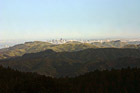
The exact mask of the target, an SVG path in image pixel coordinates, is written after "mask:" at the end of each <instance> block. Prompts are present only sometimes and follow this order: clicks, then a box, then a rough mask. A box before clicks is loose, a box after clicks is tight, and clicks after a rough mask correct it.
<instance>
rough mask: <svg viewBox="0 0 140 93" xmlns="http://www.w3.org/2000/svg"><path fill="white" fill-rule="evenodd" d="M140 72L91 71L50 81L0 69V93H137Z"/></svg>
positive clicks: (34, 74) (38, 76)
mask: <svg viewBox="0 0 140 93" xmlns="http://www.w3.org/2000/svg"><path fill="white" fill-rule="evenodd" d="M139 91H140V69H138V68H133V69H131V68H127V69H121V70H115V69H112V70H111V71H108V70H104V71H98V70H96V71H94V72H90V73H86V74H85V75H81V76H78V77H74V78H68V77H65V78H51V77H45V76H42V75H38V74H36V73H29V72H27V73H25V72H19V71H14V70H12V69H10V68H7V69H6V68H3V67H2V66H0V93H139Z"/></svg>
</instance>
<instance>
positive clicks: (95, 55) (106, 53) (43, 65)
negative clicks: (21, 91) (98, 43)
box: [0, 48, 140, 77]
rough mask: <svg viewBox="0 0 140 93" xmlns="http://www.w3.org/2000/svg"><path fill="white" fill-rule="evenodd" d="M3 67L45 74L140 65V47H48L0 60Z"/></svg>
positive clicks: (64, 74) (74, 73)
mask: <svg viewBox="0 0 140 93" xmlns="http://www.w3.org/2000/svg"><path fill="white" fill-rule="evenodd" d="M0 64H2V65H3V66H4V67H8V66H9V67H11V68H13V69H17V70H20V71H24V72H37V73H39V74H43V75H46V76H52V77H61V76H77V75H80V74H84V73H86V72H90V71H94V70H96V69H99V70H105V69H111V68H116V69H121V68H125V67H128V66H130V67H138V68H139V67H140V50H138V49H123V48H122V49H117V48H97V49H86V50H82V51H74V52H55V51H53V50H46V51H42V52H38V53H30V54H25V55H23V56H22V57H16V58H11V59H6V60H0Z"/></svg>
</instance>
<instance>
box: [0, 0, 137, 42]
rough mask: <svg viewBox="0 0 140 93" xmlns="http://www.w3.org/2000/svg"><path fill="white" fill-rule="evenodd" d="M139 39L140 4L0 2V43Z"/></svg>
mask: <svg viewBox="0 0 140 93" xmlns="http://www.w3.org/2000/svg"><path fill="white" fill-rule="evenodd" d="M61 37H62V38H91V39H92V38H112V37H113V38H115V37H124V38H135V37H136V38H138V37H140V0H0V40H1V39H49V38H61Z"/></svg>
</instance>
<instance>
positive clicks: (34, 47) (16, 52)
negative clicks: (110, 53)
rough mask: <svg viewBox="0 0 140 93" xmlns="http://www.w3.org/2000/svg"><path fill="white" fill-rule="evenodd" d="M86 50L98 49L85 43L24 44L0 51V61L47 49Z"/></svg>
mask: <svg viewBox="0 0 140 93" xmlns="http://www.w3.org/2000/svg"><path fill="white" fill-rule="evenodd" d="M87 48H98V47H97V46H95V45H91V44H87V43H73V42H72V43H70V42H69V43H66V44H58V45H55V44H51V43H48V42H41V41H35V42H26V43H24V44H19V45H15V46H13V47H10V48H6V49H0V59H6V58H11V57H16V56H22V55H24V54H26V53H37V52H40V51H44V50H47V49H52V50H54V51H56V52H63V51H69V52H71V51H79V50H83V49H87Z"/></svg>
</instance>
